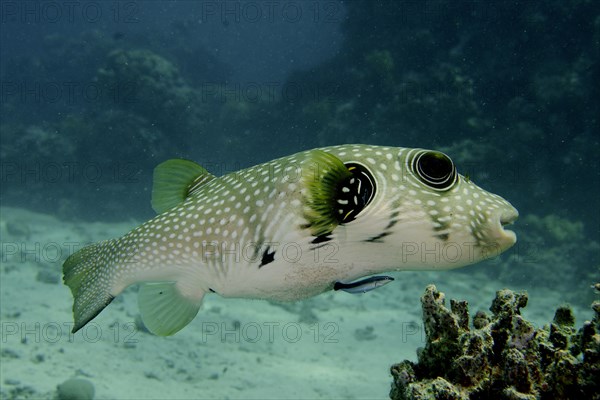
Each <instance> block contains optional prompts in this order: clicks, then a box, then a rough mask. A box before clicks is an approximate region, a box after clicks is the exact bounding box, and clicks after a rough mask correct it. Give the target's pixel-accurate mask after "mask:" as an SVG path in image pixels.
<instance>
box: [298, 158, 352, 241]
mask: <svg viewBox="0 0 600 400" xmlns="http://www.w3.org/2000/svg"><path fill="white" fill-rule="evenodd" d="M306 163H307V164H305V165H306V166H305V167H304V168H303V170H302V178H303V181H304V185H305V187H306V188H307V199H306V200H307V201H306V209H305V218H306V219H307V220H308V224H307V227H308V228H309V229H310V231H311V234H312V235H313V236H321V235H326V234H328V233H331V232H332V231H333V230H334V229H335V227H336V226H338V224H339V220H338V218H337V217H336V215H335V210H336V204H335V201H336V194H337V190H338V187H339V185H340V183H341V182H343V181H344V180H346V179H348V178H349V177H350V176H351V175H352V174H351V172H350V171H349V170H348V168H346V166H345V165H344V163H343V162H342V160H340V159H339V158H337V157H336V156H334V155H333V154H330V153H326V152H324V151H322V150H313V151H311V152H310V153H309V155H308V158H307V160H306Z"/></svg>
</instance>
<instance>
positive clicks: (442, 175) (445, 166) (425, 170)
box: [416, 152, 456, 189]
mask: <svg viewBox="0 0 600 400" xmlns="http://www.w3.org/2000/svg"><path fill="white" fill-rule="evenodd" d="M416 172H417V173H418V175H419V177H420V178H421V180H422V181H423V182H425V183H426V184H428V185H429V186H431V187H434V188H436V189H447V188H449V187H450V186H452V184H453V183H454V178H455V175H456V172H455V169H454V164H452V161H451V160H450V158H448V156H447V155H445V154H443V153H438V152H427V153H424V154H422V155H421V156H420V157H418V158H417V159H416Z"/></svg>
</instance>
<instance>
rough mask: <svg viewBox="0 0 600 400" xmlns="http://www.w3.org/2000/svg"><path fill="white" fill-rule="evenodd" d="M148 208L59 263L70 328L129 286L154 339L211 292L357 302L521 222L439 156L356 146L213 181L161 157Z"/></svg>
mask: <svg viewBox="0 0 600 400" xmlns="http://www.w3.org/2000/svg"><path fill="white" fill-rule="evenodd" d="M152 206H153V208H154V210H155V211H156V212H157V213H158V215H157V216H156V217H154V218H152V219H151V220H149V221H147V222H145V223H144V224H142V225H140V226H138V227H137V228H135V229H133V230H132V231H131V232H129V233H127V234H125V235H124V236H122V237H120V238H116V239H110V240H105V241H102V242H99V243H95V244H92V245H89V246H87V247H84V248H83V249H81V250H79V251H78V252H76V253H74V254H73V255H71V256H70V257H69V258H68V259H67V260H66V261H65V263H64V265H63V275H64V276H63V279H64V282H65V284H66V285H67V286H68V287H69V288H70V289H71V292H72V294H73V298H74V302H73V314H74V319H75V325H74V328H73V332H76V331H77V330H79V329H81V328H82V327H83V326H84V325H85V324H86V323H88V322H89V321H91V320H92V319H93V318H94V317H96V315H98V314H99V313H100V312H101V311H102V310H103V309H104V308H105V307H106V306H107V305H108V304H109V303H110V302H111V301H112V300H113V299H114V298H115V297H116V296H117V295H119V294H120V293H121V292H122V291H123V290H124V289H125V288H127V287H128V286H130V285H133V284H141V285H142V286H141V288H140V291H139V294H138V299H139V307H140V312H141V315H142V319H143V321H144V324H145V325H146V326H147V328H148V329H149V330H150V331H152V332H153V333H155V334H157V335H172V334H174V333H176V332H177V331H179V330H180V329H182V328H183V327H185V326H186V325H187V324H188V323H189V322H190V321H191V320H192V319H194V317H195V316H196V314H197V313H198V310H199V309H200V305H201V303H202V299H203V297H204V295H205V294H207V293H216V294H219V295H221V296H224V297H243V298H257V299H269V300H277V301H294V300H299V299H303V298H307V297H311V296H315V295H318V294H320V293H323V292H325V291H328V290H342V291H346V292H350V293H364V292H367V291H370V290H373V289H375V288H379V287H381V286H383V285H385V284H387V283H389V282H390V281H391V280H393V278H391V277H387V276H373V277H370V276H371V275H375V274H379V273H382V272H386V271H399V270H427V269H430V270H431V269H451V268H458V267H461V266H465V265H469V264H473V263H476V262H479V261H481V260H484V259H487V258H491V257H494V256H497V255H498V254H500V253H502V252H503V251H505V250H506V249H508V248H509V247H511V246H512V245H513V244H514V243H515V242H516V236H515V234H514V233H513V232H512V231H509V230H506V229H505V226H506V225H508V224H511V223H512V222H514V221H515V220H516V219H517V217H518V212H517V210H516V209H515V208H514V207H513V206H512V205H511V204H510V203H509V202H507V201H506V200H504V199H503V198H502V197H500V196H498V195H495V194H492V193H490V192H487V191H485V190H483V189H481V188H480V187H478V186H476V185H475V184H474V183H473V182H472V181H471V180H470V179H466V178H465V177H463V176H462V175H460V174H459V173H458V172H457V171H456V168H455V166H454V163H453V162H452V160H451V159H450V158H449V157H448V156H447V155H445V154H444V153H441V152H438V151H433V150H424V149H410V148H400V147H381V146H370V145H360V144H353V145H341V146H332V147H323V148H319V149H313V150H307V151H304V152H301V153H297V154H293V155H291V156H287V157H283V158H279V159H276V160H273V161H270V162H267V163H264V164H260V165H257V166H254V167H251V168H247V169H244V170H241V171H238V172H234V173H230V174H227V175H224V176H221V177H216V176H214V175H212V174H210V173H209V172H208V171H207V170H205V169H204V168H203V167H201V166H200V165H198V164H196V163H194V162H192V161H188V160H182V159H175V160H168V161H165V162H163V163H162V164H160V165H158V166H157V167H156V169H155V171H154V186H153V191H152ZM357 279H359V280H358V281H356V280H357Z"/></svg>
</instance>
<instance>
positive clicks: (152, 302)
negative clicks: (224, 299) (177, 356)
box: [138, 282, 204, 336]
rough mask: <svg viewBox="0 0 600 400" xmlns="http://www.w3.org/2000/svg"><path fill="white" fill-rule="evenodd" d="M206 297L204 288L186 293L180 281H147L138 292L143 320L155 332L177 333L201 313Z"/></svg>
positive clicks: (162, 333) (163, 333) (162, 334)
mask: <svg viewBox="0 0 600 400" xmlns="http://www.w3.org/2000/svg"><path fill="white" fill-rule="evenodd" d="M203 297H204V293H203V292H202V293H196V295H195V296H194V297H193V298H190V297H186V296H184V295H183V294H182V293H181V291H180V290H179V288H178V287H177V283H176V282H161V283H145V284H143V285H142V287H141V288H140V291H139V293H138V303H139V306H140V312H141V314H142V321H143V322H144V325H146V328H148V330H149V331H150V332H152V333H154V334H155V335H159V336H170V335H173V334H175V333H177V332H178V331H180V330H181V329H183V328H184V327H185V326H186V325H187V324H189V323H190V322H191V321H192V320H193V319H194V317H195V316H196V314H198V310H199V309H200V305H201V304H202V298H203Z"/></svg>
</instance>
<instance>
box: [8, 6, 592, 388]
mask: <svg viewBox="0 0 600 400" xmlns="http://www.w3.org/2000/svg"><path fill="white" fill-rule="evenodd" d="M0 7H1V8H0V12H1V14H0V19H1V21H0V22H1V24H0V34H1V36H0V81H1V87H0V118H1V119H0V138H1V144H0V157H1V160H0V185H1V186H0V200H1V207H2V208H1V211H2V215H1V227H0V228H1V230H0V232H1V235H2V237H1V242H2V248H1V252H0V257H1V263H2V270H1V271H0V273H1V289H2V293H1V301H2V302H1V310H0V318H1V321H2V335H1V336H2V337H1V342H0V346H1V347H2V353H1V359H0V362H1V371H0V372H1V374H0V375H1V378H0V379H1V380H0V388H1V389H0V393H1V397H2V398H51V397H52V396H54V390H55V388H56V385H58V384H60V383H62V382H63V381H65V380H66V379H68V378H71V377H81V378H85V379H88V380H90V381H91V382H93V384H94V385H95V388H96V396H97V398H333V397H337V398H352V397H354V398H385V397H386V396H387V394H388V391H389V384H390V382H391V378H390V376H389V366H390V365H391V364H392V363H394V362H398V361H401V360H403V359H405V358H410V359H415V351H416V349H417V347H419V346H422V345H423V343H424V337H423V333H422V330H419V327H420V326H421V325H420V324H421V321H420V318H421V310H420V304H419V296H420V294H421V293H422V292H423V289H424V287H425V285H426V284H428V283H432V282H433V283H436V285H437V286H438V288H439V289H440V290H442V291H444V292H446V293H447V295H448V297H453V298H460V299H467V300H468V301H469V302H470V304H471V306H472V308H473V309H477V308H487V307H489V304H490V302H491V300H492V298H493V295H494V292H495V291H496V290H498V289H501V288H504V287H509V288H511V289H515V290H517V289H518V290H527V291H528V292H529V293H530V304H529V306H528V308H527V309H526V311H525V314H526V316H527V317H528V318H530V319H531V320H532V321H534V322H535V323H537V324H540V325H541V324H543V323H545V322H548V321H549V320H550V319H551V318H552V316H553V310H554V309H555V308H556V307H557V306H558V305H560V304H562V303H564V302H568V303H570V304H571V305H573V307H574V309H575V311H576V315H577V317H578V323H577V325H580V323H581V322H582V321H583V319H586V318H587V319H589V318H590V317H591V312H590V311H589V304H591V302H592V301H593V300H594V299H595V294H594V292H593V291H592V289H591V288H590V285H592V284H593V283H594V282H597V281H598V278H599V276H600V274H599V272H600V270H599V268H600V244H599V243H600V213H599V211H598V210H600V192H599V190H600V189H599V188H600V161H599V159H598V154H600V126H599V122H598V116H599V115H600V103H599V101H600V100H599V99H600V92H599V89H598V87H599V86H598V85H597V82H598V81H599V80H600V67H599V65H600V44H599V43H600V23H599V22H598V21H600V3H597V2H593V1H584V0H571V1H550V0H548V1H544V2H530V1H513V2H505V1H492V2H478V1H444V0H439V1H427V2H414V1H402V0H401V1H358V0H356V1H349V2H341V1H327V0H319V1H314V2H313V1H283V2H268V1H241V2H237V1H194V2H192V1H169V2H166V1H164V2H163V1H147V2H146V1H131V2H129V1H124V2H104V1H82V2H60V1H58V2H40V3H38V2H33V1H8V0H6V1H2V2H1V3H0ZM342 143H368V144H376V145H389V146H402V147H423V148H432V149H438V150H442V151H444V152H445V153H446V154H448V155H449V156H450V157H451V158H452V159H453V160H454V163H455V164H456V166H457V168H458V170H459V172H460V173H462V174H464V175H468V176H469V178H470V179H472V180H473V181H474V182H476V183H477V184H478V185H480V186H482V187H484V188H485V189H487V190H490V191H491V192H494V193H497V194H499V195H501V196H503V197H504V198H506V199H508V200H509V201H510V202H511V203H512V204H514V205H515V207H516V208H517V209H518V210H519V212H520V218H519V220H518V221H517V222H516V224H515V226H514V230H515V232H516V233H517V236H518V242H517V244H516V246H514V247H513V248H512V249H511V250H509V251H508V252H506V253H505V254H503V255H502V256H501V257H499V258H497V259H494V260H491V261H487V262H485V263H481V264H478V265H474V266H471V267H467V268H465V269H462V270H457V271H452V272H444V273H437V272H436V273H424V272H407V273H395V274H394V277H395V278H396V281H395V282H393V284H389V285H387V286H386V287H385V288H381V289H378V290H376V291H373V292H370V293H367V294H365V295H360V296H351V295H348V294H345V293H326V294H324V295H321V296H318V297H316V298H313V299H309V300H306V301H302V302H298V303H293V304H284V305H281V304H275V303H269V302H265V301H245V300H230V299H222V298H219V297H217V296H211V297H210V299H209V300H206V302H205V304H204V306H203V309H202V311H201V313H202V315H203V316H204V317H203V318H197V319H196V320H195V321H194V322H193V323H192V324H191V325H190V326H188V327H187V328H186V329H185V330H184V331H182V332H181V333H180V334H178V335H176V336H174V337H171V338H159V337H155V336H152V335H150V334H148V333H146V332H144V331H143V330H142V327H141V325H139V324H136V318H137V316H138V309H137V304H136V296H135V293H133V292H134V291H135V288H134V289H130V290H129V291H128V292H126V293H125V294H124V295H123V296H121V297H119V298H117V299H116V300H115V301H114V302H113V304H112V305H111V306H109V307H108V308H107V309H106V310H105V311H104V312H103V313H102V314H101V315H100V316H99V317H98V319H96V320H94V324H95V325H93V327H92V328H90V329H89V330H88V331H85V332H79V333H78V334H75V335H73V336H71V335H70V334H69V333H68V332H69V329H70V328H69V324H71V323H72V320H71V314H70V312H71V311H70V309H71V301H72V298H71V293H70V291H69V289H68V288H67V287H66V286H63V285H62V282H61V276H60V274H61V266H62V263H63V261H64V260H65V259H66V257H67V256H68V255H69V254H70V253H71V252H72V251H73V250H74V249H76V248H77V247H80V246H81V245H82V244H86V243H90V242H93V241H98V240H102V239H108V238H112V237H118V236H121V235H123V234H124V233H126V232H127V231H128V230H129V229H131V228H132V227H134V226H136V225H137V224H139V223H141V222H143V221H145V220H147V219H149V218H151V217H152V216H153V215H154V212H153V211H152V208H151V205H150V194H151V185H152V171H153V169H154V167H155V166H156V165H157V164H159V163H160V162H162V161H164V160H166V159H169V158H173V157H179V158H187V159H191V160H195V161H197V162H198V163H200V164H201V165H203V166H205V167H206V168H207V169H208V170H209V171H211V172H212V173H213V174H215V175H218V176H219V175H223V174H226V173H229V172H233V171H236V170H238V169H240V168H245V167H248V166H251V165H254V164H257V163H262V162H265V161H269V160H271V159H274V158H276V157H279V156H283V155H288V154H292V153H295V152H298V151H301V150H305V149H310V148H315V147H321V146H328V145H333V144H342ZM415 327H416V328H415ZM94 329H95V330H94ZM298 332H300V333H298ZM86 335H87V336H86Z"/></svg>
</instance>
